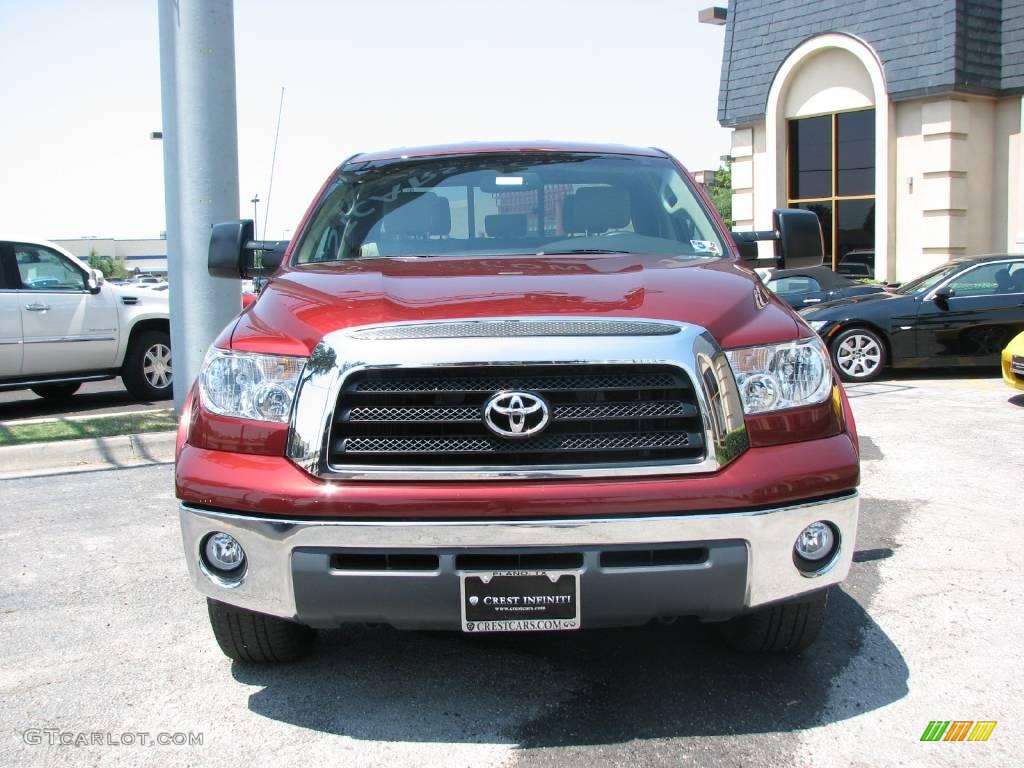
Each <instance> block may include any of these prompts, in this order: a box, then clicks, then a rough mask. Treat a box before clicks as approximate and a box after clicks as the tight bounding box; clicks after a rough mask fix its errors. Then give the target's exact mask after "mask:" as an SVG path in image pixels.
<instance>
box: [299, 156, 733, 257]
mask: <svg viewBox="0 0 1024 768" xmlns="http://www.w3.org/2000/svg"><path fill="white" fill-rule="evenodd" d="M541 212H543V214H542V213H541ZM727 252H728V251H727V250H726V247H725V243H724V242H723V241H722V239H721V236H720V235H719V233H718V232H717V231H716V228H715V226H714V225H713V224H712V221H711V217H710V216H709V214H708V213H707V211H706V210H705V209H704V207H703V205H702V204H701V203H700V201H699V199H698V197H697V195H696V194H695V193H694V191H693V190H692V189H691V188H690V185H689V183H688V182H687V181H686V179H685V178H684V177H683V176H682V175H681V174H680V173H679V171H678V170H677V169H676V166H675V164H674V163H672V161H670V160H668V159H667V158H661V157H640V156H633V155H594V154H578V153H544V154H526V153H516V154H512V155H500V154H480V155H463V156H453V157H434V158H428V159H424V160H390V161H385V162H375V163H364V164H359V163H355V164H350V166H348V167H346V169H345V171H344V172H342V173H341V174H340V176H339V178H338V179H337V180H336V181H335V182H334V183H333V184H332V186H331V188H330V190H329V192H328V194H327V196H326V197H325V198H324V202H323V203H322V204H321V205H320V207H319V208H318V210H317V211H316V213H315V214H314V216H313V218H312V220H311V223H310V225H309V227H308V228H307V229H306V232H305V233H304V235H303V236H302V239H301V241H300V242H299V244H298V247H297V248H296V257H295V263H297V264H312V263H322V262H333V261H342V260H345V259H358V258H375V257H387V256H441V255H445V256H448V255H460V254H467V255H468V254H473V255H516V256H521V255H527V254H537V255H543V254H572V253H647V254H656V255H663V256H678V257H683V258H689V259H717V258H722V256H723V254H726V253H727Z"/></svg>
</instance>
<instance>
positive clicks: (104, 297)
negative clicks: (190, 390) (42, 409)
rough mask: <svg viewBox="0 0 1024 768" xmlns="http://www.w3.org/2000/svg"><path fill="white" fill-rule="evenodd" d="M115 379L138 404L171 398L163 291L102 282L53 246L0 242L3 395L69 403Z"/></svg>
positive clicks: (0, 382) (14, 240) (35, 242)
mask: <svg viewBox="0 0 1024 768" xmlns="http://www.w3.org/2000/svg"><path fill="white" fill-rule="evenodd" d="M115 376H120V377H121V380H122V381H123V382H124V385H125V388H126V389H127V390H128V392H130V393H131V394H132V395H133V396H134V397H136V398H138V399H140V400H163V399H166V398H169V397H170V396H171V386H172V369H171V337H170V322H169V312H168V302H167V292H166V291H163V292H161V291H147V290H138V286H134V287H133V286H118V285H112V284H110V283H106V282H104V280H103V276H102V274H101V273H99V271H98V270H90V269H89V268H88V267H87V266H86V265H85V264H83V263H82V262H81V261H80V260H79V259H78V258H76V257H75V256H73V255H71V254H70V253H68V252H67V251H65V250H64V249H63V248H61V247H60V246H58V245H54V244H53V243H49V242H46V241H45V240H33V239H26V238H4V237H2V236H0V391H2V390H9V389H31V390H32V391H33V392H35V393H36V394H37V395H39V396H41V397H69V396H70V395H72V394H74V393H75V391H76V390H77V389H78V388H79V387H80V386H81V385H82V382H86V381H98V380H101V379H111V378H113V377H115Z"/></svg>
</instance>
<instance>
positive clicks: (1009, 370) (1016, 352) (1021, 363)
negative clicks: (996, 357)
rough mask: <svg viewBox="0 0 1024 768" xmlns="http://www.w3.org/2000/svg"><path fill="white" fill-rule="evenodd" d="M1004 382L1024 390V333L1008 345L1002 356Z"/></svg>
mask: <svg viewBox="0 0 1024 768" xmlns="http://www.w3.org/2000/svg"><path fill="white" fill-rule="evenodd" d="M1002 363H1003V381H1005V382H1006V383H1007V384H1009V385H1010V386H1011V387H1014V388H1015V389H1020V390H1024V333H1019V334H1017V336H1016V337H1015V338H1014V339H1013V341H1011V342H1010V343H1009V344H1007V345H1006V349H1004V350H1003V354H1002Z"/></svg>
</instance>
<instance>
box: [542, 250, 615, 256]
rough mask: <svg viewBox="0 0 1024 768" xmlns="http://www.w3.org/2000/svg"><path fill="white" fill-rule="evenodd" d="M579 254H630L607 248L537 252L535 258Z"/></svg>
mask: <svg viewBox="0 0 1024 768" xmlns="http://www.w3.org/2000/svg"><path fill="white" fill-rule="evenodd" d="M577 253H628V251H615V250H609V249H607V248H572V249H569V250H557V251H537V253H535V254H534V256H571V255H573V254H577Z"/></svg>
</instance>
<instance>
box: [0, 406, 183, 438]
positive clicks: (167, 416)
mask: <svg viewBox="0 0 1024 768" xmlns="http://www.w3.org/2000/svg"><path fill="white" fill-rule="evenodd" d="M176 427H177V417H176V416H175V415H174V411H161V412H159V413H127V414H123V415H121V416H97V417H95V418H92V419H73V420H72V419H59V420H57V421H46V422H42V423H39V424H12V425H10V426H6V427H0V446H8V445H24V444H25V443H52V442H57V441H59V440H81V439H83V438H87V437H114V436H115V435H135V434H138V433H140V432H168V431H172V430H174V429H175V428H176Z"/></svg>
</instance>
